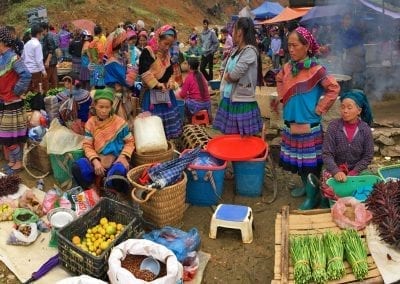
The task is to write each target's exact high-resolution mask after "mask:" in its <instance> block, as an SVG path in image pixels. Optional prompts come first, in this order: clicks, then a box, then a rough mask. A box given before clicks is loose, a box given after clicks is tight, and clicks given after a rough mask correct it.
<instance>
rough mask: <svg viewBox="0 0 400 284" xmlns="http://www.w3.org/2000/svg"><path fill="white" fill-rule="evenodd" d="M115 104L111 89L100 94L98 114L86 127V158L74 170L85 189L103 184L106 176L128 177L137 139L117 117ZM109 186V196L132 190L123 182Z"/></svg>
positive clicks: (115, 181)
mask: <svg viewBox="0 0 400 284" xmlns="http://www.w3.org/2000/svg"><path fill="white" fill-rule="evenodd" d="M113 101H114V95H113V93H112V90H111V89H109V88H105V89H99V90H96V92H95V95H94V111H95V114H94V116H92V117H90V118H89V120H88V121H87V123H86V125H85V139H84V141H83V150H84V151H85V156H86V157H85V158H81V159H79V160H77V161H76V162H75V163H74V165H73V167H72V174H73V176H74V178H75V180H76V182H77V183H78V184H79V185H80V186H81V187H82V188H84V189H85V188H88V187H90V186H91V185H92V184H93V183H94V181H95V178H96V177H98V178H99V179H100V180H101V178H103V177H104V176H106V177H107V178H109V177H111V176H120V177H125V176H126V174H127V172H128V169H129V161H130V158H131V154H132V152H133V150H134V147H135V146H134V139H133V136H132V134H131V132H130V131H129V128H128V125H127V123H126V122H125V120H123V119H122V118H121V117H119V116H117V115H114V114H113V111H112V105H113ZM106 185H107V190H108V191H107V192H105V194H109V193H112V194H113V193H114V194H115V193H116V192H115V191H114V190H117V191H120V192H123V193H126V191H127V190H128V189H129V184H127V183H126V182H123V181H121V180H112V181H109V182H106ZM109 187H112V189H110V188H109Z"/></svg>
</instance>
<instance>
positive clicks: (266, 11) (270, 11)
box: [251, 1, 283, 20]
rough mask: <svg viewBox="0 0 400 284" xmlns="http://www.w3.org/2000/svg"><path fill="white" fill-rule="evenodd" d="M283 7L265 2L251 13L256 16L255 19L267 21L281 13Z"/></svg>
mask: <svg viewBox="0 0 400 284" xmlns="http://www.w3.org/2000/svg"><path fill="white" fill-rule="evenodd" d="M282 10H283V7H282V6H281V5H280V4H279V3H275V2H270V1H265V2H264V3H262V4H261V5H260V6H258V7H257V8H255V9H254V10H252V11H251V12H252V13H253V14H254V15H255V16H256V19H259V20H261V19H269V18H273V17H275V16H276V15H279V13H280V12H282Z"/></svg>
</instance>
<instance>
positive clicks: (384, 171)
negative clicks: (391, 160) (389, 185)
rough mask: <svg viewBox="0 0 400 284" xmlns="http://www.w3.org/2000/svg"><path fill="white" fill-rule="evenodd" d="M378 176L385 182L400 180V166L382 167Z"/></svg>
mask: <svg viewBox="0 0 400 284" xmlns="http://www.w3.org/2000/svg"><path fill="white" fill-rule="evenodd" d="M378 174H379V176H380V177H381V178H382V179H383V180H387V179H398V180H400V164H398V165H391V166H386V167H381V168H379V169H378Z"/></svg>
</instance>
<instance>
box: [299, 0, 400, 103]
mask: <svg viewBox="0 0 400 284" xmlns="http://www.w3.org/2000/svg"><path fill="white" fill-rule="evenodd" d="M379 2H380V1H378V0H342V1H336V0H316V7H314V8H313V9H314V10H315V11H317V10H318V11H317V12H316V13H315V14H314V15H313V14H312V11H311V12H309V13H308V14H307V15H306V16H305V17H303V19H302V20H301V21H300V24H301V25H303V26H306V27H307V28H309V29H310V30H311V31H313V34H314V35H315V36H316V38H317V41H318V42H319V43H320V44H321V45H327V46H329V48H330V50H331V52H330V54H329V56H327V57H325V58H321V62H322V64H324V65H325V66H326V67H327V69H328V71H329V72H330V73H334V74H344V75H349V76H352V87H353V88H358V89H363V90H364V92H365V93H366V94H367V96H368V97H369V98H370V99H371V100H381V99H382V98H383V96H384V95H385V94H388V93H395V92H398V90H400V80H399V79H398V74H399V72H400V1H397V2H398V3H397V2H396V1H391V2H390V1H388V0H385V1H383V0H382V2H385V5H384V6H383V7H382V5H381V4H379ZM338 3H340V4H338ZM371 3H374V5H373V6H371ZM396 6H397V7H396ZM376 7H377V8H376ZM374 8H376V9H374ZM316 9H317V10H316ZM389 9H391V11H390V12H388V11H389ZM383 12H386V13H385V14H384V13H383ZM386 14H389V15H386ZM396 17H397V19H396Z"/></svg>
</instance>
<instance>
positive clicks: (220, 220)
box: [209, 204, 253, 243]
mask: <svg viewBox="0 0 400 284" xmlns="http://www.w3.org/2000/svg"><path fill="white" fill-rule="evenodd" d="M218 227H224V228H231V229H238V230H240V231H241V233H242V241H243V243H251V242H252V241H253V211H252V210H251V208H250V207H248V206H243V205H234V204H220V205H218V206H217V209H216V210H215V212H214V214H213V216H212V217H211V223H210V233H209V237H210V238H211V239H216V238H217V229H218Z"/></svg>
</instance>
